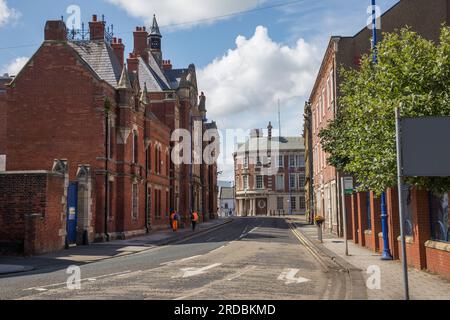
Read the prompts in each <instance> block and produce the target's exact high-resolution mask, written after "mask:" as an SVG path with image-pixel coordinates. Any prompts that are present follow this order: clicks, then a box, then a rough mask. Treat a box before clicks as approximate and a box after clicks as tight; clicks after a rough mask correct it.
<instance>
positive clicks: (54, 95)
mask: <svg viewBox="0 0 450 320" xmlns="http://www.w3.org/2000/svg"><path fill="white" fill-rule="evenodd" d="M102 94H104V88H103V85H102V84H101V83H100V82H98V81H95V80H94V79H93V77H92V74H91V73H90V72H89V71H87V70H86V68H85V67H84V66H82V65H81V64H80V63H79V62H78V61H77V59H76V57H75V55H74V54H73V52H72V51H71V49H69V48H67V46H66V45H65V44H57V43H44V44H43V45H42V46H41V48H40V49H39V50H38V51H37V53H36V54H35V55H34V57H33V59H32V60H31V61H30V62H29V63H28V65H27V66H26V67H25V68H24V69H23V70H22V72H21V74H20V76H19V77H17V78H16V80H15V81H14V84H13V88H10V89H8V101H7V103H8V111H7V116H8V127H7V133H6V138H7V149H8V159H7V163H6V167H7V168H6V169H7V170H42V169H47V170H49V169H50V168H48V164H49V163H51V161H52V160H53V159H63V158H64V159H68V161H69V163H70V167H69V174H70V178H71V180H72V179H74V178H75V175H76V171H77V169H78V165H79V164H85V163H89V164H91V165H92V166H93V167H97V161H96V159H97V157H103V156H104V154H105V152H104V112H103V100H101V99H96V97H97V96H100V97H101V95H102ZM113 97H114V96H113ZM111 100H114V99H111ZM23 110H26V112H23ZM37 123H39V125H36V124H37ZM81 128H83V129H82V130H81ZM36 150H39V152H36ZM31 155H32V156H31ZM98 164H99V165H102V164H103V163H98Z"/></svg>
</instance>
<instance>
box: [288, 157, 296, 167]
mask: <svg viewBox="0 0 450 320" xmlns="http://www.w3.org/2000/svg"><path fill="white" fill-rule="evenodd" d="M291 160H293V161H291ZM289 168H295V155H294V154H290V155H289Z"/></svg>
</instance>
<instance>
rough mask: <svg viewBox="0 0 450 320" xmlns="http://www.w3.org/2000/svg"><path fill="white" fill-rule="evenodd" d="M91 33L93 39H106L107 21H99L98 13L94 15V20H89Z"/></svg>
mask: <svg viewBox="0 0 450 320" xmlns="http://www.w3.org/2000/svg"><path fill="white" fill-rule="evenodd" d="M89 34H90V37H91V41H92V40H104V39H105V22H104V21H97V15H96V14H94V15H93V16H92V21H91V22H89Z"/></svg>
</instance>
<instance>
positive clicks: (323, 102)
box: [320, 88, 326, 118]
mask: <svg viewBox="0 0 450 320" xmlns="http://www.w3.org/2000/svg"><path fill="white" fill-rule="evenodd" d="M320 100H321V101H322V118H325V102H326V100H325V88H323V89H322V96H321V97H320Z"/></svg>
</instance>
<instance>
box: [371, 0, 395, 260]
mask: <svg viewBox="0 0 450 320" xmlns="http://www.w3.org/2000/svg"><path fill="white" fill-rule="evenodd" d="M376 13H377V11H376V1H375V0H372V51H373V63H374V64H376V63H378V51H377V41H378V39H377V14H376ZM387 219H388V215H387V206H386V192H383V193H382V194H381V231H382V233H383V254H382V255H381V259H382V260H392V255H391V250H390V249H389V235H388V232H389V228H388V221H387Z"/></svg>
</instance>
